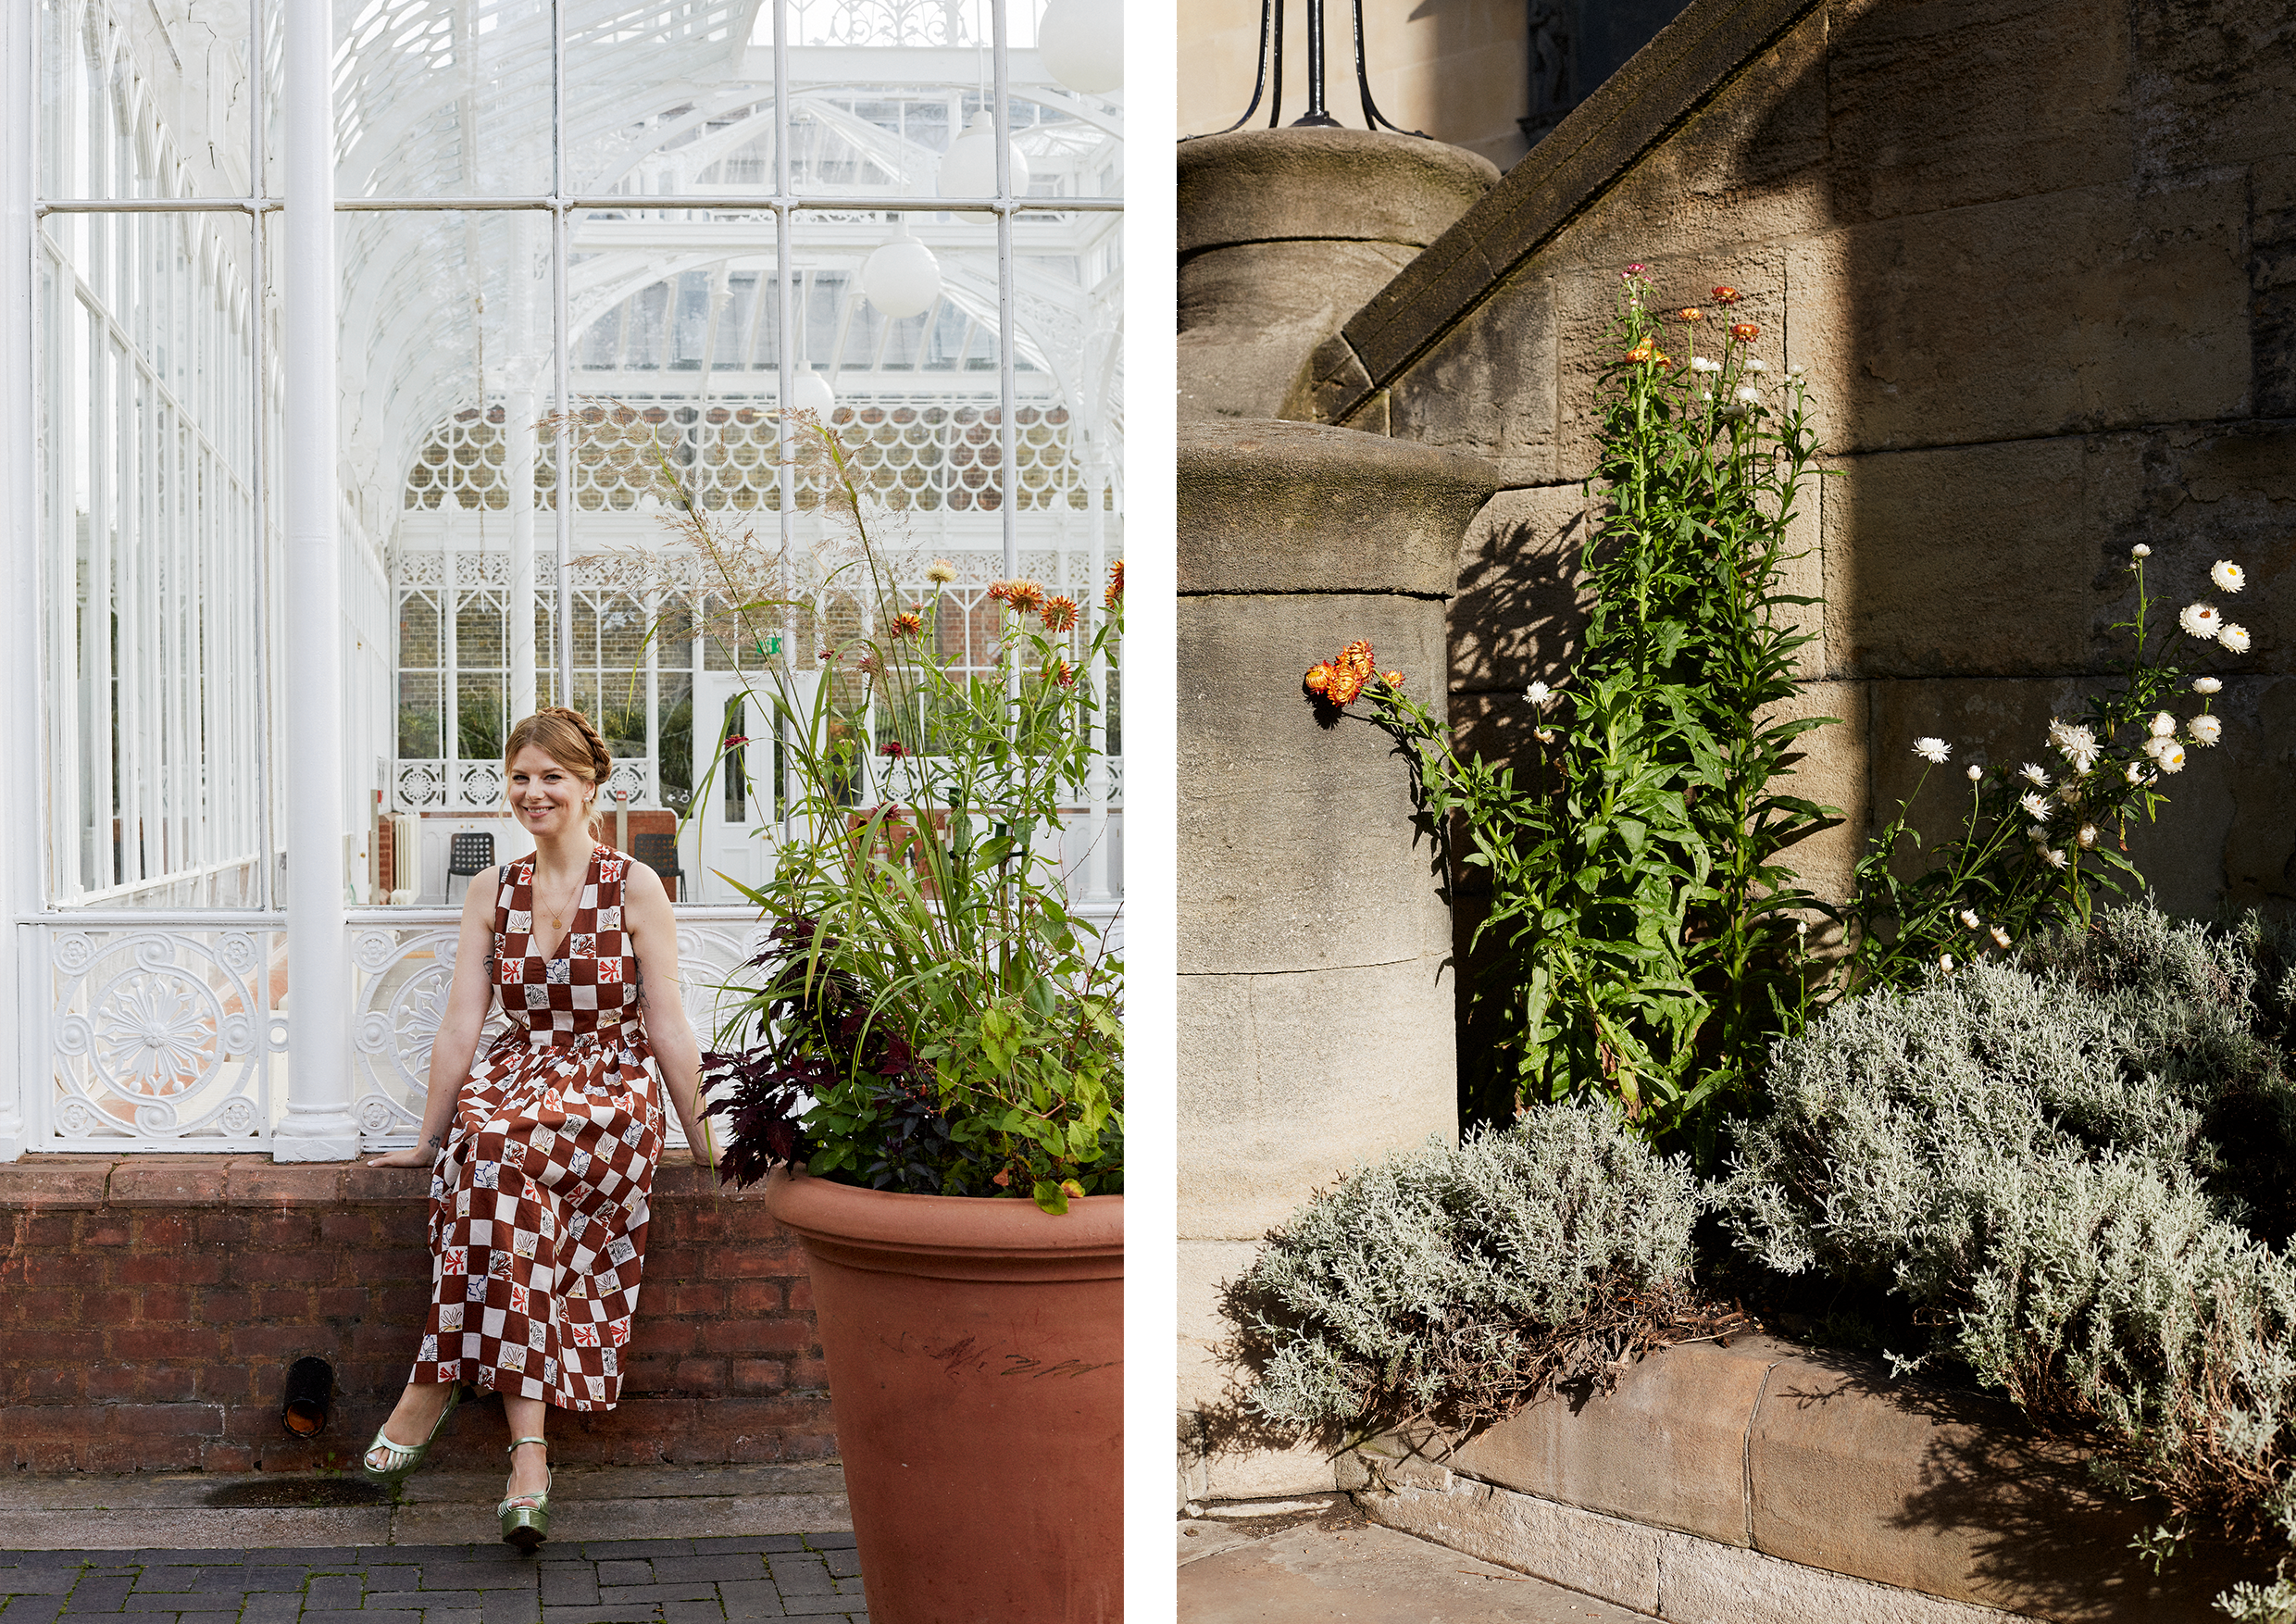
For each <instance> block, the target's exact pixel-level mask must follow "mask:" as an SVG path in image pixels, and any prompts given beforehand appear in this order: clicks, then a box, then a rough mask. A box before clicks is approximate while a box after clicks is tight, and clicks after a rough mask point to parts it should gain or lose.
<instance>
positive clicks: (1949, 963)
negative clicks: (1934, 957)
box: [1938, 953, 1953, 976]
mask: <svg viewBox="0 0 2296 1624" xmlns="http://www.w3.org/2000/svg"><path fill="white" fill-rule="evenodd" d="M1938 968H1940V969H1941V970H1943V971H1944V972H1945V973H1946V974H1947V975H1949V976H1950V975H1952V974H1953V955H1952V954H1950V953H1940V954H1939V955H1938Z"/></svg>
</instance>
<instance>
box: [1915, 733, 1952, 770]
mask: <svg viewBox="0 0 2296 1624" xmlns="http://www.w3.org/2000/svg"><path fill="white" fill-rule="evenodd" d="M1914 754H1915V755H1916V756H1920V757H1921V758H1922V759H1923V760H1924V761H1926V762H1928V763H1929V764H1930V765H1931V766H1932V767H1935V766H1939V765H1941V764H1942V763H1943V762H1944V760H1945V758H1946V757H1947V756H1951V755H1952V754H1953V746H1952V745H1951V744H1948V743H1946V742H1945V741H1944V740H1942V739H1931V738H1923V739H1915V741H1914Z"/></svg>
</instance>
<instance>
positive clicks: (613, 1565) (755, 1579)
mask: <svg viewBox="0 0 2296 1624" xmlns="http://www.w3.org/2000/svg"><path fill="white" fill-rule="evenodd" d="M860 1572H861V1565H860V1560H859V1555H858V1553H856V1552H855V1549H854V1541H853V1536H852V1535H851V1534H838V1533H821V1534H762V1535H757V1536H755V1537H753V1538H748V1539H724V1540H607V1541H599V1540H593V1541H589V1542H586V1543H550V1544H546V1545H544V1546H543V1548H542V1550H541V1551H540V1552H538V1553H537V1554H536V1555H532V1556H526V1555H520V1554H519V1553H518V1552H517V1551H515V1550H513V1549H512V1548H511V1547H509V1546H507V1545H499V1544H497V1545H346V1546H341V1547H337V1548H334V1549H311V1548H280V1547H274V1548H270V1549H267V1550H216V1551H172V1550H148V1551H5V1550H0V1624H57V1620H59V1619H64V1618H95V1617H101V1618H117V1619H122V1620H123V1621H131V1624H742V1620H745V1619H751V1618H817V1619H823V1620H828V1619H837V1618H842V1619H848V1620H852V1621H853V1624H865V1621H866V1620H867V1618H868V1614H867V1611H866V1608H865V1604H864V1602H863V1600H862V1596H861V1580H860Z"/></svg>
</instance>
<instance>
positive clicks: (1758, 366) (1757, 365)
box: [1740, 356, 1769, 372]
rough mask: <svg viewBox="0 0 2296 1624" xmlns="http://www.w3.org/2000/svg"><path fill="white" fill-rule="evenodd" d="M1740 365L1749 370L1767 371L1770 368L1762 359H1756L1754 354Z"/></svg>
mask: <svg viewBox="0 0 2296 1624" xmlns="http://www.w3.org/2000/svg"><path fill="white" fill-rule="evenodd" d="M1740 365H1741V366H1742V367H1744V368H1745V369H1746V370H1747V371H1749V372H1766V371H1768V370H1769V368H1768V367H1766V366H1765V365H1764V364H1763V363H1762V362H1760V361H1757V360H1754V359H1753V357H1752V356H1749V357H1747V359H1745V360H1744V361H1742V362H1741V363H1740Z"/></svg>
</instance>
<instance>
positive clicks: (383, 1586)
mask: <svg viewBox="0 0 2296 1624" xmlns="http://www.w3.org/2000/svg"><path fill="white" fill-rule="evenodd" d="M394 1555H395V1554H394ZM364 1577H365V1578H366V1580H367V1595H368V1603H367V1605H368V1606H370V1607H371V1606H373V1605H374V1595H375V1593H376V1592H378V1591H390V1592H397V1591H411V1590H419V1589H421V1588H422V1566H421V1564H419V1563H416V1562H400V1561H396V1560H393V1561H392V1562H390V1563H388V1564H378V1565H376V1566H375V1567H372V1568H368V1569H366V1571H365V1575H364ZM406 1605H408V1606H431V1605H436V1604H434V1603H430V1602H419V1603H418V1602H409V1603H407V1604H406ZM470 1605H472V1606H474V1607H475V1606H477V1605H479V1604H478V1603H476V1602H472V1603H471V1604H470Z"/></svg>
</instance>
